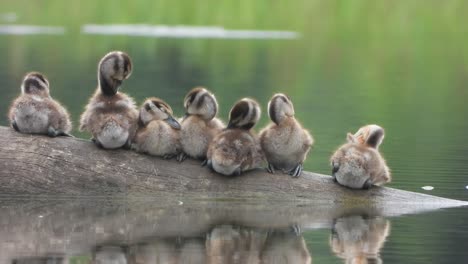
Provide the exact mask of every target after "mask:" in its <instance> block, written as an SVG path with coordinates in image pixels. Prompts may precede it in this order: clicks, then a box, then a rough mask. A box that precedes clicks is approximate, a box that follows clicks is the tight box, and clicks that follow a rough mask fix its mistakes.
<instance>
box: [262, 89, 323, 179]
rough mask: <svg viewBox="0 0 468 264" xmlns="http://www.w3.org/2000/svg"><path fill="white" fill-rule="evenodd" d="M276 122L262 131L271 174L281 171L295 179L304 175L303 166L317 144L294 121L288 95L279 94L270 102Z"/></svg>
mask: <svg viewBox="0 0 468 264" xmlns="http://www.w3.org/2000/svg"><path fill="white" fill-rule="evenodd" d="M268 115H269V116H270V119H271V121H273V123H271V124H269V125H268V126H267V127H265V128H264V129H263V130H262V131H261V132H260V144H261V146H262V150H263V152H264V153H265V157H266V159H267V161H268V171H269V172H270V173H275V169H281V170H283V171H284V172H287V173H288V174H289V175H291V176H293V177H299V175H301V173H302V169H303V165H302V164H303V163H304V160H305V159H306V157H307V154H308V153H309V150H310V148H311V146H312V144H313V143H314V140H313V138H312V136H311V135H310V133H309V132H308V131H307V130H306V129H304V128H303V127H302V125H301V124H300V123H299V122H298V121H297V120H296V118H294V106H293V104H292V102H291V99H290V98H289V97H288V96H286V95H285V94H281V93H278V94H275V95H273V97H272V98H271V100H270V102H269V103H268Z"/></svg>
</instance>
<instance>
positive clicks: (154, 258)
mask: <svg viewBox="0 0 468 264" xmlns="http://www.w3.org/2000/svg"><path fill="white" fill-rule="evenodd" d="M204 242H205V241H204V240H202V239H199V238H190V239H183V240H182V241H179V240H176V239H157V240H155V241H151V242H148V243H144V244H138V245H133V246H131V247H130V254H129V263H130V264H147V263H167V264H177V263H191V264H205V263H206V252H205V243H204Z"/></svg>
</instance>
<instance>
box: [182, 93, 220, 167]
mask: <svg viewBox="0 0 468 264" xmlns="http://www.w3.org/2000/svg"><path fill="white" fill-rule="evenodd" d="M184 107H185V111H186V114H185V117H184V118H183V119H182V121H181V126H182V128H181V130H180V144H181V146H182V152H181V153H180V155H179V156H178V158H177V160H178V161H180V162H181V161H183V160H185V159H186V158H187V156H190V157H192V158H195V159H203V160H204V159H206V152H207V150H208V145H209V143H210V142H211V140H212V139H213V138H214V136H215V135H217V134H218V133H219V132H221V131H222V129H223V127H224V124H223V122H222V121H221V120H219V119H218V118H216V114H217V112H218V102H217V101H216V98H215V96H214V95H213V94H212V93H210V92H209V91H208V90H207V89H205V88H203V87H196V88H194V89H192V90H191V91H190V92H189V93H188V94H187V95H186V96H185V99H184Z"/></svg>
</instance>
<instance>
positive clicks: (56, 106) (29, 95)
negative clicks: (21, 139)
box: [8, 72, 72, 137]
mask: <svg viewBox="0 0 468 264" xmlns="http://www.w3.org/2000/svg"><path fill="white" fill-rule="evenodd" d="M8 117H9V119H10V122H11V126H12V127H13V128H14V129H15V130H16V131H18V132H21V133H30V134H44V135H48V136H50V137H56V136H70V135H69V134H68V133H69V132H70V130H71V128H72V125H71V122H70V116H69V114H68V112H67V110H66V109H65V108H64V107H63V106H62V105H61V104H60V103H59V102H57V101H55V100H54V99H52V97H50V94H49V81H48V80H47V78H46V77H45V76H44V75H42V74H41V73H39V72H30V73H28V74H26V76H25V77H24V79H23V83H22V84H21V95H20V96H19V97H18V98H16V99H15V100H14V101H13V104H12V105H11V107H10V110H9V113H8Z"/></svg>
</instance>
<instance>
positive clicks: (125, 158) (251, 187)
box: [0, 127, 467, 207]
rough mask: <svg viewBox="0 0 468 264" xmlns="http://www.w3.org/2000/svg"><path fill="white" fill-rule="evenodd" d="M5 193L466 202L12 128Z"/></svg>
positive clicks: (4, 131) (1, 186)
mask: <svg viewBox="0 0 468 264" xmlns="http://www.w3.org/2000/svg"><path fill="white" fill-rule="evenodd" d="M0 195H2V196H37V195H44V196H87V197H90V196H122V197H130V196H131V197H146V196H164V197H185V199H186V198H187V197H192V198H194V199H248V198H254V199H256V200H265V201H302V202H303V201H309V202H314V203H343V204H350V205H351V204H352V205H355V204H363V205H374V206H375V205H378V206H384V205H386V204H395V203H397V204H439V205H444V206H443V207H445V206H461V205H466V204H467V203H466V202H462V201H456V200H451V199H445V198H439V197H435V196H430V195H425V194H420V193H414V192H407V191H402V190H396V189H392V188H387V187H374V188H371V189H370V190H351V189H348V188H345V187H341V186H339V185H337V184H335V183H333V182H332V179H331V177H329V176H325V175H319V174H316V173H312V172H304V173H303V175H302V176H301V177H299V178H297V179H295V178H291V177H290V176H288V175H284V174H269V173H267V172H266V171H264V170H256V171H252V172H248V173H245V174H243V175H241V176H238V177H225V176H221V175H218V174H216V173H213V172H211V171H209V170H208V169H207V168H204V167H201V166H200V162H199V161H194V160H186V161H185V162H183V163H178V162H177V161H175V160H163V159H161V158H157V157H151V156H147V155H143V154H139V153H135V152H132V151H129V150H102V149H98V148H97V147H95V146H94V144H93V143H91V142H90V141H88V140H83V139H77V138H66V137H59V138H49V137H46V136H40V135H27V134H20V133H17V132H15V131H14V130H13V129H11V128H7V127H0Z"/></svg>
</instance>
